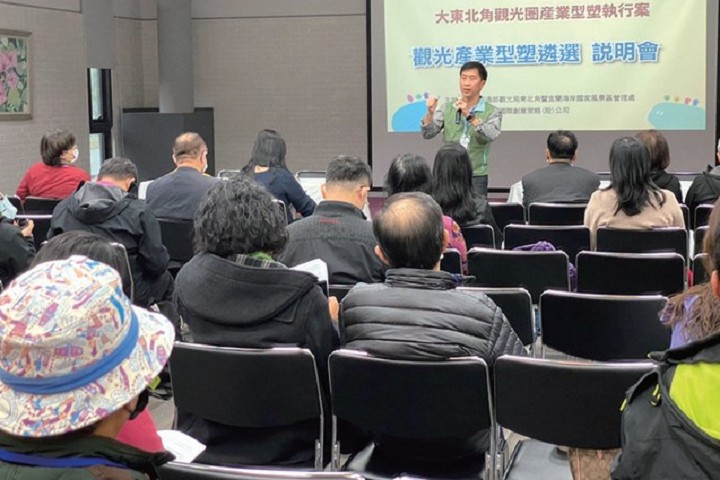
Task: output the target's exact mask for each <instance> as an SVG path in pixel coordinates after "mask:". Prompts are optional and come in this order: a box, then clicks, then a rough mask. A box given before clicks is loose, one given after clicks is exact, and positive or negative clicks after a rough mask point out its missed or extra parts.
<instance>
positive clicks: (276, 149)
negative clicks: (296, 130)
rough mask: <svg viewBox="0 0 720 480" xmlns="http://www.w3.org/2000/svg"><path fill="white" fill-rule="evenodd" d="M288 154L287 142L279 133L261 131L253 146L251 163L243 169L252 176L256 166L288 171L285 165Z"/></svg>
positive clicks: (268, 130)
mask: <svg viewBox="0 0 720 480" xmlns="http://www.w3.org/2000/svg"><path fill="white" fill-rule="evenodd" d="M286 153H287V146H286V145H285V140H284V139H283V137H281V136H280V134H279V133H278V132H276V131H275V130H270V129H265V130H260V132H259V133H258V135H257V137H256V138H255V143H254V144H253V150H252V154H251V155H250V161H249V162H248V164H247V165H245V167H243V172H245V173H248V174H252V173H253V169H254V168H255V167H256V166H258V167H270V168H284V169H285V170H287V165H286V164H285V154H286Z"/></svg>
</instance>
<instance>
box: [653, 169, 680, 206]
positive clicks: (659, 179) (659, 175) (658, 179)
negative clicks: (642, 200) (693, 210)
mask: <svg viewBox="0 0 720 480" xmlns="http://www.w3.org/2000/svg"><path fill="white" fill-rule="evenodd" d="M651 174H652V181H653V182H654V183H655V185H657V186H658V187H660V188H662V189H664V190H669V191H671V192H672V193H673V194H674V195H675V198H677V201H678V203H682V189H681V188H680V180H678V178H677V177H676V176H675V175H671V174H669V173H667V172H666V171H665V170H655V171H654V172H651Z"/></svg>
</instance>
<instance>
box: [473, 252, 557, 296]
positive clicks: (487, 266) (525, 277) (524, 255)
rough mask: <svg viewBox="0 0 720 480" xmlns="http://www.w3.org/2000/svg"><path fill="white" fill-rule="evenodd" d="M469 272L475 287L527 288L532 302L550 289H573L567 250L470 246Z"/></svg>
mask: <svg viewBox="0 0 720 480" xmlns="http://www.w3.org/2000/svg"><path fill="white" fill-rule="evenodd" d="M468 274H469V275H471V276H474V277H475V280H474V281H473V282H472V284H471V285H470V286H473V287H512V288H524V289H526V290H527V291H528V292H530V297H531V298H532V302H533V304H537V302H538V301H539V299H540V294H541V293H542V292H544V291H545V290H547V289H548V288H554V289H558V290H570V278H569V276H568V256H567V254H566V253H565V252H560V251H556V252H523V251H514V250H491V249H487V248H471V249H470V251H468Z"/></svg>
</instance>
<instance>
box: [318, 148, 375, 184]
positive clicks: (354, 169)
mask: <svg viewBox="0 0 720 480" xmlns="http://www.w3.org/2000/svg"><path fill="white" fill-rule="evenodd" d="M345 182H348V183H361V182H367V183H368V184H369V185H372V170H370V166H369V165H368V164H367V163H365V162H363V161H362V160H360V158H359V157H356V156H355V155H339V156H338V157H337V158H336V159H335V160H333V161H332V162H330V164H329V165H328V168H327V172H326V173H325V183H345Z"/></svg>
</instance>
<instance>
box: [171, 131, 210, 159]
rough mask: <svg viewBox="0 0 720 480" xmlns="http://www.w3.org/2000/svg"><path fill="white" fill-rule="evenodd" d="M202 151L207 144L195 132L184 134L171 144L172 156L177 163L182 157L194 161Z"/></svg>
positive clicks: (205, 148)
mask: <svg viewBox="0 0 720 480" xmlns="http://www.w3.org/2000/svg"><path fill="white" fill-rule="evenodd" d="M203 150H207V144H206V143H205V140H203V138H202V137H201V136H200V135H199V134H197V133H195V132H185V133H183V134H182V135H180V136H179V137H177V138H176V139H175V142H174V143H173V149H172V151H173V155H175V160H176V161H178V163H182V162H181V161H180V159H181V158H183V157H189V158H191V159H196V158H197V157H199V156H200V153H201V152H202V151H203Z"/></svg>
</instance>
